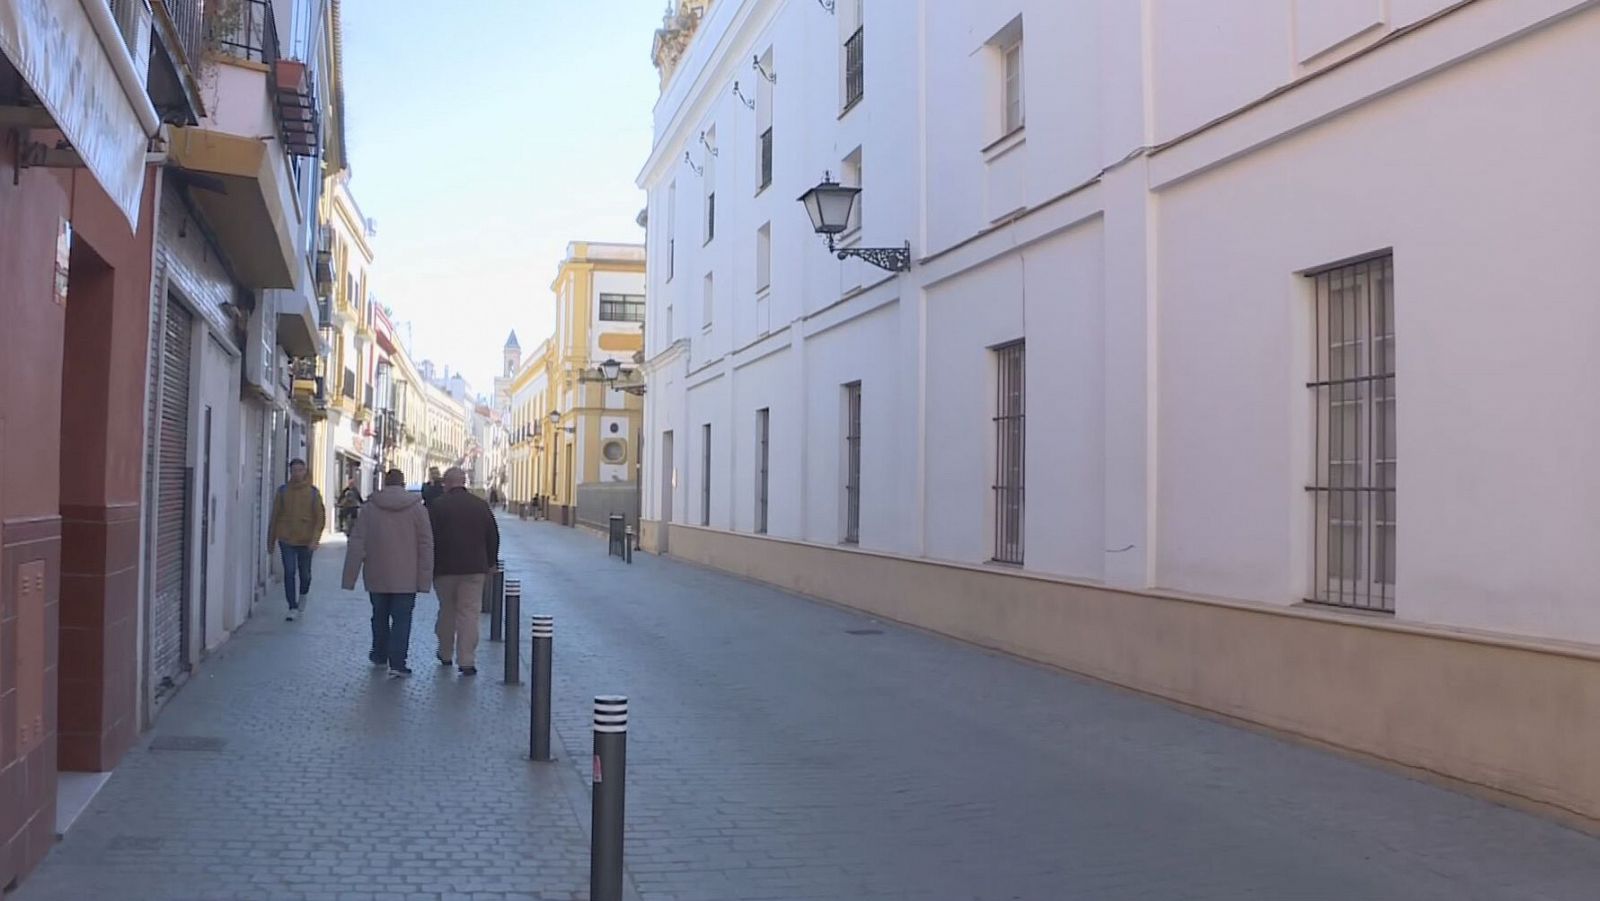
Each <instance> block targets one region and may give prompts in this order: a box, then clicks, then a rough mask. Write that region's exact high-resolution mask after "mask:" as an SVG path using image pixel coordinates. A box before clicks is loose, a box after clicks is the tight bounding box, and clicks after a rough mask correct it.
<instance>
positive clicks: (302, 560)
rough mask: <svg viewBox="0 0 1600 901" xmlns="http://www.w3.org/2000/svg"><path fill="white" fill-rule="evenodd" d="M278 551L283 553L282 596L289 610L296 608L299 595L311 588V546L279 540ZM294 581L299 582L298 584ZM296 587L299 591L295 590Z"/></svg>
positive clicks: (298, 604) (297, 607)
mask: <svg viewBox="0 0 1600 901" xmlns="http://www.w3.org/2000/svg"><path fill="white" fill-rule="evenodd" d="M278 553H279V554H281V555H283V596H284V598H285V599H286V600H287V601H288V602H289V609H290V610H298V609H299V608H300V595H302V594H305V593H306V592H308V591H310V590H311V548H309V547H306V546H305V545H303V544H287V543H285V542H282V541H280V542H278ZM297 571H298V574H299V576H298V580H297V579H296V572H297ZM296 581H298V582H299V584H298V586H297V585H296ZM296 587H298V588H299V591H296V590H295V589H296Z"/></svg>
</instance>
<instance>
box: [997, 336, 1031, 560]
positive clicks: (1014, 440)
mask: <svg viewBox="0 0 1600 901" xmlns="http://www.w3.org/2000/svg"><path fill="white" fill-rule="evenodd" d="M994 352H995V363H996V375H997V378H996V380H995V381H996V387H995V402H994V409H995V415H994V446H995V455H994V457H995V463H994V560H995V562H997V563H1015V564H1018V565H1020V564H1021V563H1022V544H1023V542H1022V537H1023V536H1022V524H1023V509H1024V508H1023V479H1024V475H1025V473H1026V464H1027V443H1026V436H1027V430H1026V420H1025V418H1024V414H1025V408H1026V392H1025V387H1026V374H1027V367H1026V365H1025V362H1026V358H1025V356H1024V353H1025V345H1024V344H1023V342H1021V341H1015V342H1012V343H1010V344H1002V345H1000V346H999V347H996V348H995V349H994Z"/></svg>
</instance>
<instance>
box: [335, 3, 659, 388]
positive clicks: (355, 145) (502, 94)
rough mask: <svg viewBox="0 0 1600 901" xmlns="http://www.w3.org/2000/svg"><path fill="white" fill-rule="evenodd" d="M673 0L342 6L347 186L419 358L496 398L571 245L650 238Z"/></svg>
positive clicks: (377, 279)
mask: <svg viewBox="0 0 1600 901" xmlns="http://www.w3.org/2000/svg"><path fill="white" fill-rule="evenodd" d="M664 8H665V3H664V2H663V0H460V2H453V3H448V4H440V3H439V2H437V0H343V3H342V5H341V10H342V25H343V40H344V78H345V89H344V100H345V117H346V126H345V127H346V135H347V139H348V141H349V145H350V187H351V191H352V193H353V194H354V195H355V198H356V203H357V204H359V205H360V207H361V212H362V214H363V215H365V216H367V217H369V218H371V219H374V220H376V223H377V228H376V239H375V242H374V244H375V246H374V254H375V258H374V263H373V272H372V274H371V276H370V284H371V286H372V291H373V292H374V295H375V297H376V299H377V301H378V302H379V303H381V304H386V305H388V306H389V307H390V308H391V309H392V310H393V311H394V318H395V320H396V322H397V324H398V323H402V322H407V321H409V322H410V323H411V324H412V331H411V334H412V342H413V344H412V352H413V354H414V356H415V357H416V358H417V359H418V360H421V359H432V360H433V361H434V362H435V363H438V364H440V365H441V366H444V365H448V366H449V367H450V369H451V371H453V372H457V371H458V372H461V373H462V374H463V375H465V376H466V378H467V381H468V382H469V383H470V384H471V386H472V389H473V391H475V392H478V393H482V394H489V393H490V392H491V390H492V387H493V386H492V380H493V378H494V376H496V375H498V374H499V373H500V359H501V353H500V351H501V348H502V346H503V345H504V344H505V340H506V335H507V333H509V332H510V331H511V330H512V329H513V328H514V329H516V332H517V338H518V340H519V341H520V343H521V344H522V348H523V350H524V352H529V351H531V350H533V348H534V347H536V346H537V345H538V344H539V342H540V341H542V340H544V338H546V337H547V336H549V335H550V334H551V332H552V331H553V330H554V327H555V320H554V304H553V302H552V298H551V293H550V283H551V281H552V280H554V278H555V274H556V267H557V265H558V264H559V262H560V260H561V258H562V257H563V256H565V254H566V245H567V242H569V241H578V240H588V241H631V242H642V241H643V240H644V230H643V229H641V228H640V227H639V226H638V225H637V224H636V223H635V221H634V219H635V217H636V216H637V215H638V214H639V211H640V210H641V209H643V208H644V205H645V197H644V193H643V192H642V191H640V190H639V189H638V188H637V187H636V186H635V185H634V178H635V176H636V175H637V174H638V172H639V170H640V168H642V167H643V165H644V161H645V158H646V157H647V156H648V155H649V153H650V141H651V109H652V107H653V106H654V104H655V101H656V97H657V94H658V90H657V88H658V84H659V82H658V80H657V77H656V72H655V68H654V67H653V65H652V64H651V62H650V42H651V39H652V38H653V36H654V33H655V29H656V28H658V27H660V25H661V13H662V11H663V9H664Z"/></svg>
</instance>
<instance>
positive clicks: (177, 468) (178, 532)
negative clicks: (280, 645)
mask: <svg viewBox="0 0 1600 901" xmlns="http://www.w3.org/2000/svg"><path fill="white" fill-rule="evenodd" d="M193 329H194V317H193V316H192V315H191V314H190V313H189V311H188V310H187V309H185V308H184V307H183V306H182V305H181V304H179V303H176V302H174V301H172V300H170V299H169V300H168V301H167V302H166V315H165V316H164V317H163V318H162V329H161V366H160V370H159V373H158V375H157V376H156V380H157V384H156V388H157V393H158V395H159V405H158V407H157V411H158V417H159V418H158V420H157V423H156V428H157V430H158V431H159V436H160V437H159V442H160V444H159V447H160V451H159V454H158V456H157V459H156V498H155V503H156V522H155V580H154V591H153V593H152V600H151V604H150V608H151V610H150V615H151V653H150V675H151V683H152V684H153V685H154V686H155V692H154V694H155V696H156V698H157V699H161V698H164V697H165V696H166V695H168V694H169V693H171V691H172V690H173V689H174V688H176V687H177V681H178V677H179V676H180V675H181V674H182V673H183V672H184V669H185V668H186V662H187V660H188V657H189V655H188V644H189V643H188V632H189V629H188V624H189V613H188V603H187V601H188V594H189V592H188V588H189V584H188V583H189V572H188V562H189V547H188V544H189V517H188V513H189V506H190V505H189V497H190V491H191V489H190V484H189V481H190V471H189V377H190V371H191V364H192V361H191V359H190V357H191V356H192V351H191V337H192V335H193Z"/></svg>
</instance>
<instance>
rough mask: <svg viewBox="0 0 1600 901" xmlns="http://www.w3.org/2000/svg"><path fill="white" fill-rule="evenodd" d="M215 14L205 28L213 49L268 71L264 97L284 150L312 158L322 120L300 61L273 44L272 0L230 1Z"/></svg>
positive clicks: (275, 31)
mask: <svg viewBox="0 0 1600 901" xmlns="http://www.w3.org/2000/svg"><path fill="white" fill-rule="evenodd" d="M233 3H234V5H232V6H223V7H222V8H221V10H220V11H218V12H215V13H214V14H213V15H212V16H211V18H210V21H208V22H207V29H208V31H209V33H210V35H211V39H212V41H213V43H214V44H215V45H216V47H217V48H218V51H219V52H220V53H221V54H222V55H223V56H226V57H229V58H231V59H233V60H235V61H237V62H240V63H245V64H253V65H254V66H256V67H259V69H260V70H261V71H265V72H268V73H270V78H269V79H268V83H267V92H268V97H269V98H270V100H271V102H272V107H273V113H274V115H275V117H276V119H277V124H278V135H279V137H280V138H281V139H282V142H283V150H284V152H285V153H287V154H288V155H290V156H302V157H314V156H316V155H317V154H318V153H319V152H320V151H321V135H322V123H321V115H320V113H319V106H318V103H317V93H316V85H315V83H314V82H313V80H312V78H311V73H310V72H309V70H308V68H307V66H306V64H305V62H304V61H303V60H297V59H290V58H286V57H285V56H284V55H283V52H282V46H281V45H280V44H279V42H278V26H277V20H276V16H275V15H274V10H273V4H272V0H233Z"/></svg>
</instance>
